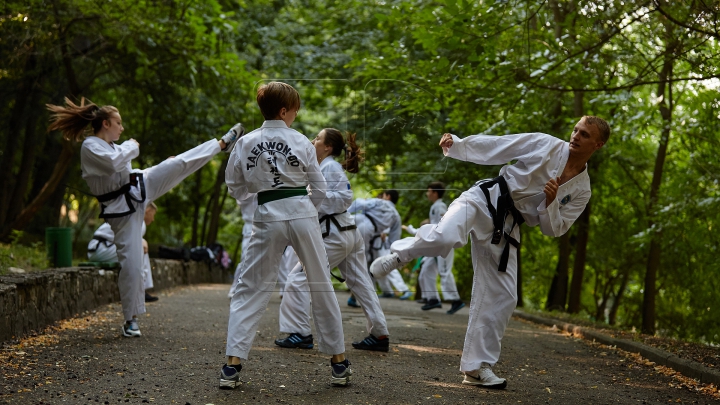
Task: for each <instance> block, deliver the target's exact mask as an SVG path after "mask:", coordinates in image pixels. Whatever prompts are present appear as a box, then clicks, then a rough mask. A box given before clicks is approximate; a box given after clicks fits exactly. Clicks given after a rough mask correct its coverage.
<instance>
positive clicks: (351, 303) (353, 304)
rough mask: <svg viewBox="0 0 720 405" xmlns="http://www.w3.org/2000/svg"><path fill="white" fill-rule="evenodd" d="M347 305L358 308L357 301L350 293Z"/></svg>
mask: <svg viewBox="0 0 720 405" xmlns="http://www.w3.org/2000/svg"><path fill="white" fill-rule="evenodd" d="M348 306H349V307H353V308H360V304H358V303H357V301H356V300H355V297H354V296H352V295H351V296H350V298H348Z"/></svg>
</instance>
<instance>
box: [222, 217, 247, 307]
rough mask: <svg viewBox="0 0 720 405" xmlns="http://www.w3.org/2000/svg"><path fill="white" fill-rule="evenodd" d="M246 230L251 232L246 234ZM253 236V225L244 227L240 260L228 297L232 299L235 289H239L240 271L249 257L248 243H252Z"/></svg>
mask: <svg viewBox="0 0 720 405" xmlns="http://www.w3.org/2000/svg"><path fill="white" fill-rule="evenodd" d="M246 229H249V230H250V231H249V232H246ZM251 234H252V224H251V223H247V224H245V225H243V235H242V242H241V243H240V260H239V262H238V264H237V266H236V267H235V275H234V276H233V282H232V285H231V286H230V291H229V292H228V297H230V298H232V296H233V294H234V293H235V287H237V284H238V279H239V278H240V270H241V269H242V262H243V260H245V256H247V247H248V243H250V235H251Z"/></svg>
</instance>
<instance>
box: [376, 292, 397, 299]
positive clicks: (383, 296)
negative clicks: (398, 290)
mask: <svg viewBox="0 0 720 405" xmlns="http://www.w3.org/2000/svg"><path fill="white" fill-rule="evenodd" d="M380 298H395V294H393V293H391V292H384V293H382V294H380Z"/></svg>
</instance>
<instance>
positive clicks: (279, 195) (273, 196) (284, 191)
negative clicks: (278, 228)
mask: <svg viewBox="0 0 720 405" xmlns="http://www.w3.org/2000/svg"><path fill="white" fill-rule="evenodd" d="M298 195H308V192H307V188H306V187H305V186H303V187H280V188H278V189H276V190H267V191H261V192H259V193H258V205H263V204H265V203H269V202H270V201H277V200H282V199H283V198H289V197H295V196H298Z"/></svg>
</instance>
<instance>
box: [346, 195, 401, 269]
mask: <svg viewBox="0 0 720 405" xmlns="http://www.w3.org/2000/svg"><path fill="white" fill-rule="evenodd" d="M348 212H349V213H350V214H353V215H354V217H355V225H357V229H358V230H359V231H360V235H362V237H363V241H364V242H365V259H366V260H367V262H368V263H372V262H373V260H375V259H377V256H376V254H377V250H376V249H373V244H377V246H378V247H379V246H380V245H381V244H382V241H381V240H380V237H379V235H380V233H381V232H382V231H383V230H384V229H387V228H390V226H391V225H392V223H393V218H394V217H393V213H394V212H397V210H395V206H394V205H393V203H392V202H390V201H387V200H383V199H380V198H368V199H364V198H358V199H356V200H355V201H353V202H352V204H351V205H350V207H348ZM376 235H377V236H378V237H377V238H375V236H376Z"/></svg>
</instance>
